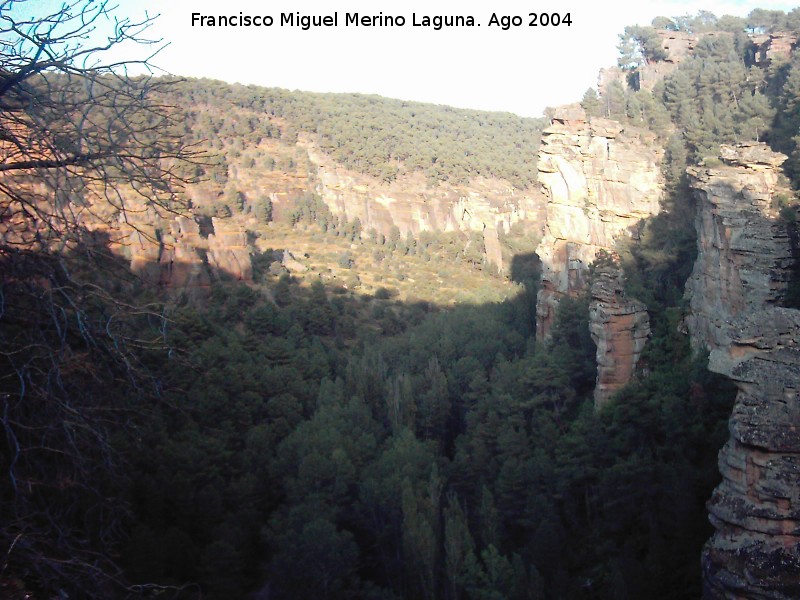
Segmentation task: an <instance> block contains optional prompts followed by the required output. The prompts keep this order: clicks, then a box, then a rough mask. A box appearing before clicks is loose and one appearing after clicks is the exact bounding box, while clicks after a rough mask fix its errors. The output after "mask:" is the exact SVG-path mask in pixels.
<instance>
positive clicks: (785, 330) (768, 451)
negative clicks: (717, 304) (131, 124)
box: [702, 307, 800, 600]
mask: <svg viewBox="0 0 800 600" xmlns="http://www.w3.org/2000/svg"><path fill="white" fill-rule="evenodd" d="M726 338H727V339H728V340H729V345H728V346H726V347H723V348H719V349H716V350H714V351H713V352H712V353H711V358H710V361H709V362H710V364H709V367H710V368H711V370H712V371H716V372H718V373H722V374H724V375H727V376H728V377H730V378H731V379H732V380H733V381H734V382H735V384H736V386H737V387H738V388H739V393H738V395H737V398H736V404H735V406H734V409H733V415H732V416H731V420H730V433H731V438H730V440H729V441H728V443H727V444H726V445H725V447H724V448H723V449H722V451H721V452H720V455H719V467H720V471H721V473H722V478H723V479H722V483H721V484H720V485H719V486H718V487H717V489H716V490H715V491H714V494H713V496H712V497H711V500H709V502H708V510H709V518H710V520H711V523H712V524H713V525H714V527H715V529H716V531H715V533H714V535H713V536H712V537H711V539H710V540H709V541H708V543H707V544H706V547H705V549H704V552H703V561H702V563H703V576H704V586H705V597H707V598H756V599H762V598H763V599H766V598H770V599H787V600H788V599H789V598H800V311H797V310H791V309H785V308H774V307H773V308H767V309H763V310H758V311H755V312H752V313H747V314H745V315H742V316H740V317H737V318H735V319H733V320H732V321H731V322H730V324H729V326H728V327H727V331H726Z"/></svg>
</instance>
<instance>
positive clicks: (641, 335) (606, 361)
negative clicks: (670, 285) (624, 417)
mask: <svg viewBox="0 0 800 600" xmlns="http://www.w3.org/2000/svg"><path fill="white" fill-rule="evenodd" d="M589 330H590V332H591V334H592V339H593V340H594V343H595V344H596V345H597V383H596V384H595V388H594V406H595V408H598V409H599V408H602V407H603V406H604V405H605V404H606V403H607V402H608V400H609V398H611V396H612V395H613V394H614V393H615V392H617V391H618V390H620V389H621V388H622V387H623V386H625V384H627V383H628V382H629V381H630V380H631V378H632V377H633V374H634V371H635V370H636V365H637V363H638V362H639V357H640V356H641V354H642V350H644V347H645V344H646V343H647V339H648V338H649V337H650V316H649V315H648V313H647V306H645V305H644V304H643V303H642V302H639V301H637V300H633V299H629V298H626V297H625V290H624V286H623V280H622V272H621V271H620V270H619V269H606V270H602V271H599V272H598V273H596V278H595V280H594V282H593V283H592V303H591V305H590V307H589Z"/></svg>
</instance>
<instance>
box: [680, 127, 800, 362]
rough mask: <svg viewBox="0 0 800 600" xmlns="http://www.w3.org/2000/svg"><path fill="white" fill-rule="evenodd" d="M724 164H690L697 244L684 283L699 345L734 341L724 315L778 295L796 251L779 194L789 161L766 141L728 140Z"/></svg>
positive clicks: (776, 298)
mask: <svg viewBox="0 0 800 600" xmlns="http://www.w3.org/2000/svg"><path fill="white" fill-rule="evenodd" d="M721 159H722V164H721V165H720V166H714V167H692V168H690V169H689V170H688V173H689V178H690V182H691V186H692V189H693V190H694V195H695V198H696V200H697V203H698V206H697V217H696V228H697V250H698V256H697V260H696V262H695V265H694V270H693V272H692V275H691V277H690V279H689V281H688V282H687V284H686V291H687V296H688V297H689V299H690V306H691V315H690V316H689V317H688V318H687V326H688V329H689V332H690V334H691V339H692V344H693V346H694V347H695V348H700V347H702V346H706V347H708V348H709V349H711V350H713V349H717V348H724V347H727V346H728V345H729V344H730V340H729V339H728V328H727V324H726V323H727V321H728V320H729V319H730V318H731V317H734V316H736V315H739V314H744V313H748V312H753V311H755V310H759V309H761V308H763V307H765V306H768V305H774V304H777V303H779V302H780V301H781V299H782V297H783V294H784V292H785V290H786V286H787V283H788V281H789V279H790V277H791V266H792V250H791V243H790V240H789V235H788V232H787V229H786V226H785V225H784V224H782V223H781V222H780V221H779V220H778V219H777V209H776V202H775V197H776V196H777V195H779V194H781V193H789V192H788V190H785V189H783V188H782V186H781V185H779V166H780V165H781V164H782V163H783V162H784V161H785V160H786V157H785V156H784V155H782V154H777V153H775V152H772V151H771V150H770V149H769V148H768V147H767V146H766V145H765V144H763V143H756V142H752V143H747V144H739V145H737V146H723V147H722V150H721Z"/></svg>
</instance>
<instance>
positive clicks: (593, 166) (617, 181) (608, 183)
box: [536, 109, 663, 339]
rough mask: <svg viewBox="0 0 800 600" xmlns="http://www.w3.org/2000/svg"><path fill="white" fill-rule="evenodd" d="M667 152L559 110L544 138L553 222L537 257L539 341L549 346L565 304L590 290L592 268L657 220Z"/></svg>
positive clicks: (542, 159) (542, 161) (542, 177)
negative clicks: (651, 218)
mask: <svg viewBox="0 0 800 600" xmlns="http://www.w3.org/2000/svg"><path fill="white" fill-rule="evenodd" d="M661 156H662V152H661V150H660V149H659V148H658V147H657V146H656V144H655V143H654V138H653V137H652V135H650V136H649V137H648V136H647V134H643V133H642V134H637V133H636V132H634V131H630V132H627V131H625V130H624V128H623V126H622V125H621V124H620V123H616V122H614V121H609V120H607V119H598V118H591V119H587V117H586V114H585V113H584V112H583V111H582V110H581V109H561V110H560V111H559V112H557V113H556V114H555V116H554V117H553V122H552V124H551V125H550V127H548V128H547V129H545V130H544V132H543V139H542V146H541V148H540V151H539V163H538V164H539V181H540V183H541V184H542V187H543V189H544V192H545V195H546V196H547V199H548V202H547V216H546V218H547V220H546V225H545V232H544V237H543V239H542V241H541V243H540V244H539V248H538V250H537V254H538V255H539V258H540V259H541V261H542V285H541V289H540V291H539V295H538V298H537V304H536V321H537V337H538V338H539V339H544V338H545V337H546V336H547V334H548V332H549V329H550V326H551V325H552V322H553V318H554V316H555V311H556V308H557V306H558V303H559V301H560V299H561V298H563V297H565V296H575V295H578V294H579V293H582V292H583V291H585V290H586V286H587V276H588V269H589V265H590V264H591V263H592V262H594V260H595V256H596V255H597V253H598V251H600V250H606V251H609V250H613V249H614V247H615V246H616V244H617V242H618V240H620V238H624V237H628V238H638V235H639V228H640V223H641V221H642V220H643V219H646V218H647V217H649V216H652V215H654V214H656V213H658V212H659V208H660V200H661V196H662V188H663V185H662V178H661V173H660V169H659V163H660V160H661Z"/></svg>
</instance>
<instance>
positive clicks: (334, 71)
mask: <svg viewBox="0 0 800 600" xmlns="http://www.w3.org/2000/svg"><path fill="white" fill-rule="evenodd" d="M114 1H115V0H112V3H113V2H114ZM116 2H117V4H118V5H119V6H118V9H117V11H116V13H117V14H119V15H120V16H122V15H130V16H131V17H132V18H139V17H141V16H142V15H144V14H145V13H147V14H149V15H159V16H158V18H157V19H156V21H155V23H154V25H153V27H152V28H151V29H150V31H149V32H148V34H149V35H150V36H151V37H155V38H162V39H163V40H164V42H168V46H166V47H165V48H164V49H163V50H162V51H161V52H160V53H159V55H158V56H157V57H156V59H155V60H154V63H155V64H156V65H157V66H158V67H160V68H161V69H163V70H164V71H166V72H169V73H172V74H175V75H184V76H191V77H208V78H212V79H222V80H224V81H229V82H239V83H245V84H257V85H262V86H267V87H281V88H287V89H300V90H309V91H318V92H360V93H368V94H379V95H381V96H386V97H391V98H400V99H403V100H416V101H421V102H432V103H436V104H447V105H451V106H457V107H461V108H474V109H481V110H498V111H507V112H512V113H516V114H518V115H522V116H530V117H537V116H541V114H542V111H543V110H544V108H545V107H547V106H557V105H559V104H565V103H569V102H575V101H578V100H580V98H581V97H582V96H583V93H584V92H585V91H586V89H587V88H588V87H591V86H595V85H596V83H597V75H598V72H599V70H600V69H601V68H603V67H608V66H613V65H614V64H615V63H616V58H617V48H616V46H617V43H618V35H619V34H620V33H622V31H623V29H624V28H625V26H626V25H631V24H643V25H646V24H649V23H650V21H651V20H652V19H653V17H655V16H657V15H665V16H677V15H684V14H687V13H690V14H695V13H696V12H697V11H698V10H699V9H704V10H709V11H711V12H713V13H715V14H717V15H723V14H733V15H738V16H745V15H746V14H747V13H749V12H750V11H751V10H752V9H753V8H756V7H760V8H768V9H780V10H785V11H788V10H791V9H792V8H794V7H795V6H796V3H793V2H785V1H775V0H756V1H753V0H739V1H734V0H708V1H707V2H702V1H698V0H692V1H684V0H652V1H650V0H641V1H638V2H630V1H627V2H621V1H616V0H604V1H603V0H594V1H586V0H582V1H570V0H550V1H549V2H548V1H543V0H529V1H528V2H521V1H519V0H514V1H508V0H493V1H483V2H478V1H475V0H462V1H453V0H401V1H398V0H391V1H386V0H382V1H378V0H371V1H364V0H324V1H321V0H257V1H254V0H227V1H225V0H213V1H212V0H171V1H169V2H164V1H160V2H159V1H156V0H116ZM47 5H55V6H60V2H58V1H55V0H30V2H29V3H28V5H27V6H28V7H30V6H35V7H37V10H38V9H39V8H41V7H46V6H47ZM28 12H30V9H29V10H28ZM240 12H242V13H243V14H245V15H259V16H264V15H266V16H271V17H273V19H274V20H275V22H274V24H273V25H272V26H271V27H199V26H192V13H200V14H202V15H214V16H217V15H238V14H239V13H240ZM355 12H357V13H359V14H360V15H376V14H378V13H382V14H383V15H384V16H403V17H405V19H406V24H405V26H402V27H398V26H394V27H391V26H389V27H362V26H358V27H355V26H352V25H351V26H345V25H344V19H345V13H355ZM532 12H533V13H547V14H552V13H558V14H559V15H561V16H562V17H563V16H564V15H565V14H566V13H569V15H570V20H571V25H569V26H567V25H563V24H562V25H559V26H557V27H554V26H548V27H542V26H538V27H530V26H528V23H529V21H530V17H529V16H528V15H529V13H532ZM281 13H300V14H301V15H333V14H334V13H338V17H339V24H338V27H319V28H311V29H309V30H307V31H304V30H302V29H301V28H300V27H291V26H287V25H284V26H281V25H280V24H279V23H280V15H281ZM414 14H416V20H417V21H418V22H419V21H422V20H423V17H424V16H425V15H428V16H430V17H433V16H434V15H462V16H467V15H471V16H472V17H473V18H474V20H475V22H476V23H480V25H479V26H475V27H464V28H461V27H454V28H443V29H441V30H439V31H436V30H434V29H433V28H432V27H415V26H413V15H414ZM493 14H496V15H497V17H498V19H499V18H500V17H502V16H513V15H517V16H519V17H521V21H522V25H521V26H519V27H512V28H510V29H508V30H503V29H502V28H501V27H498V26H490V19H491V17H492V15H493ZM140 54H141V53H140Z"/></svg>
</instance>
